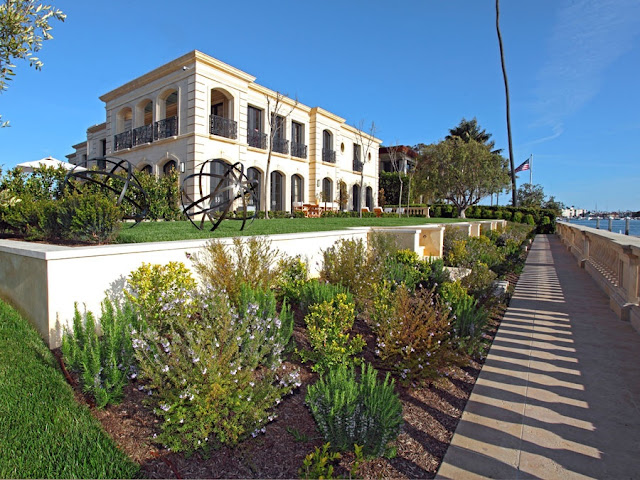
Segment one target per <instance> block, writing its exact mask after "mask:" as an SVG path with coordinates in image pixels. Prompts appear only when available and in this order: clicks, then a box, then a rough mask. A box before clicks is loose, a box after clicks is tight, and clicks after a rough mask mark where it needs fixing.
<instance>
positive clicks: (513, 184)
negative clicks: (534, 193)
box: [496, 0, 517, 207]
mask: <svg viewBox="0 0 640 480" xmlns="http://www.w3.org/2000/svg"><path fill="white" fill-rule="evenodd" d="M496 31H497V32H498V44H499V45H500V63H501V64H502V77H503V78H504V93H505V96H506V98H507V137H508V139H509V162H510V164H511V192H512V202H513V206H514V207H516V206H517V203H516V173H515V167H514V163H513V141H512V139H511V114H510V112H509V82H508V81H507V69H506V67H505V64H504V48H503V46H502V35H501V34H500V0H496Z"/></svg>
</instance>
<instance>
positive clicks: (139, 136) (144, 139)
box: [133, 125, 153, 147]
mask: <svg viewBox="0 0 640 480" xmlns="http://www.w3.org/2000/svg"><path fill="white" fill-rule="evenodd" d="M151 142H153V125H143V126H142V127H138V128H134V129H133V146H134V147H135V146H136V145H143V144H145V143H151Z"/></svg>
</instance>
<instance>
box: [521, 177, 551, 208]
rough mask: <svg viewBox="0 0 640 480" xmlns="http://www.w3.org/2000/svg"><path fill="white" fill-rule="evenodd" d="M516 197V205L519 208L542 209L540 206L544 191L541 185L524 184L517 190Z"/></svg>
mask: <svg viewBox="0 0 640 480" xmlns="http://www.w3.org/2000/svg"><path fill="white" fill-rule="evenodd" d="M516 197H517V201H518V205H520V206H521V207H533V208H542V204H543V203H544V189H543V188H542V185H531V184H530V183H525V184H524V185H521V186H520V188H518V191H517V194H516Z"/></svg>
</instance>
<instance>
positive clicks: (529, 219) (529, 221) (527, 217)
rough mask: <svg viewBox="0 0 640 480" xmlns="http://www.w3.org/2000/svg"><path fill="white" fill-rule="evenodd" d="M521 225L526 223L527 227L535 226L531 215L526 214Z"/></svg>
mask: <svg viewBox="0 0 640 480" xmlns="http://www.w3.org/2000/svg"><path fill="white" fill-rule="evenodd" d="M522 223H526V224H527V225H535V224H536V221H535V220H534V218H533V215H531V214H530V213H527V214H526V215H525V216H524V218H523V220H522Z"/></svg>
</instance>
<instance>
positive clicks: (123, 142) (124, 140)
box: [113, 130, 131, 152]
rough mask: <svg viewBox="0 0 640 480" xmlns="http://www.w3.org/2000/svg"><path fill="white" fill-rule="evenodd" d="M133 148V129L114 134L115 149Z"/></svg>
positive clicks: (115, 150)
mask: <svg viewBox="0 0 640 480" xmlns="http://www.w3.org/2000/svg"><path fill="white" fill-rule="evenodd" d="M125 148H131V130H127V131H126V132H122V133H118V134H117V135H114V136H113V151H114V152H117V151H118V150H124V149H125Z"/></svg>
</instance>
